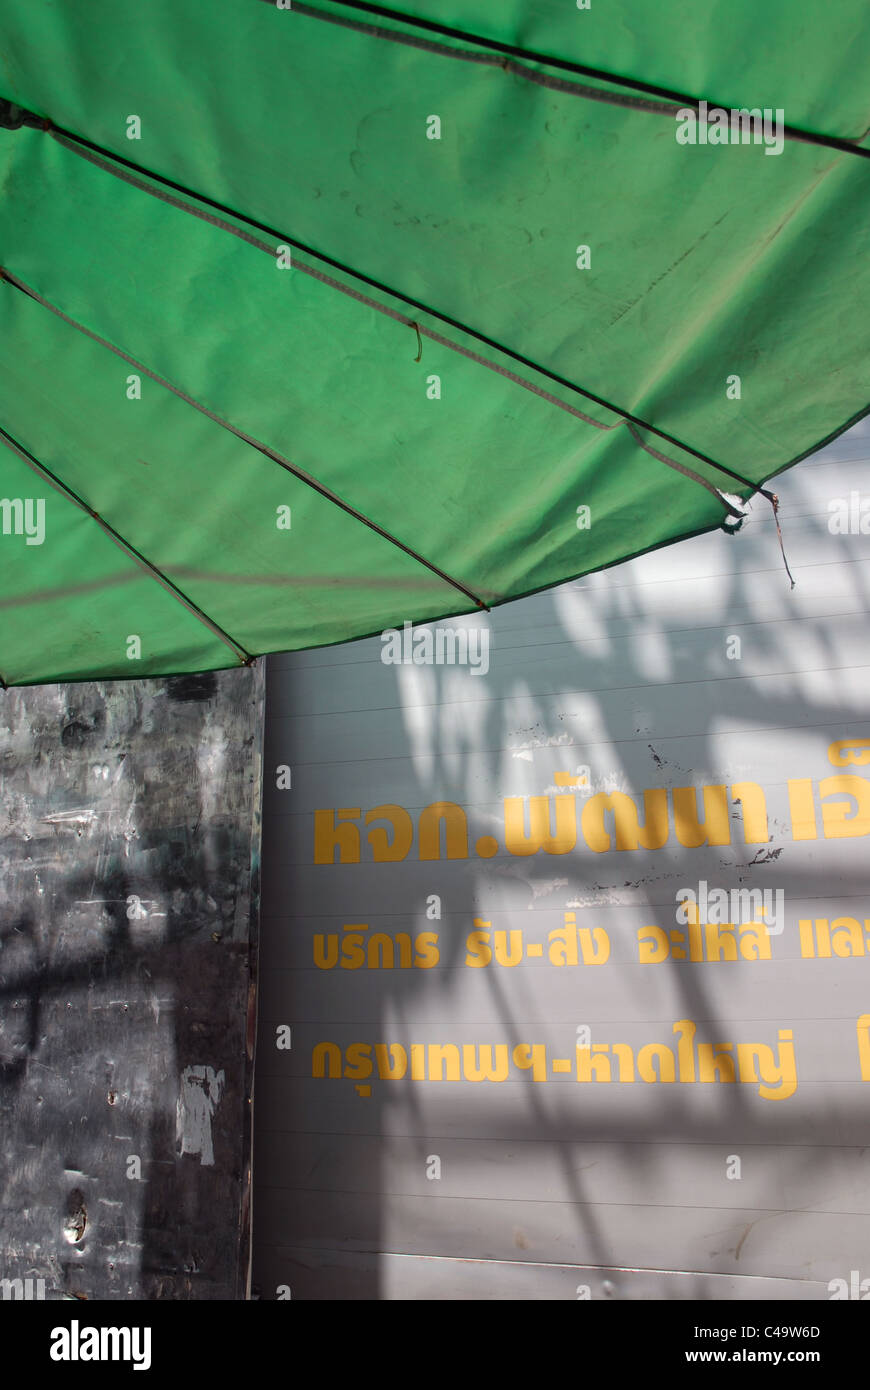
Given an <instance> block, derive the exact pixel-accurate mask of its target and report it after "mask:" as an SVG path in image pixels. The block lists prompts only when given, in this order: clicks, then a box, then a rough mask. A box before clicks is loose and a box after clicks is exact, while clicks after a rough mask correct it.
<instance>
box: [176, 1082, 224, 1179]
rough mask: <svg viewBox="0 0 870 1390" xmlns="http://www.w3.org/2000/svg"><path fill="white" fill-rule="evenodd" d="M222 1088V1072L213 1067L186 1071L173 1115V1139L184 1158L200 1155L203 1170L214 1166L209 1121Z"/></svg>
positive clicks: (217, 1103) (218, 1100)
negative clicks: (187, 1155)
mask: <svg viewBox="0 0 870 1390" xmlns="http://www.w3.org/2000/svg"><path fill="white" fill-rule="evenodd" d="M224 1084H225V1077H224V1073H223V1072H222V1071H219V1072H217V1073H215V1071H214V1068H213V1067H206V1066H192V1067H185V1068H184V1071H183V1072H182V1073H181V1083H180V1089H179V1095H178V1106H177V1112H176V1138H177V1140H178V1142H180V1144H181V1150H180V1152H181V1153H183V1154H201V1158H200V1162H201V1164H202V1165H203V1167H207V1168H210V1167H213V1166H214V1145H213V1143H212V1135H211V1121H212V1116H213V1115H214V1112H215V1111H216V1110H217V1107H218V1105H219V1104H220V1099H221V1095H222V1093H223V1088H224Z"/></svg>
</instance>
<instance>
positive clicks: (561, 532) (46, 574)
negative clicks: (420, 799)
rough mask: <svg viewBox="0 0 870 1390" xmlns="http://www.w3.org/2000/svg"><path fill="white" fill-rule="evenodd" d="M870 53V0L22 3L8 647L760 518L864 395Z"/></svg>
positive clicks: (559, 567)
mask: <svg viewBox="0 0 870 1390" xmlns="http://www.w3.org/2000/svg"><path fill="white" fill-rule="evenodd" d="M868 60H870V9H868V7H867V6H866V4H865V3H864V0H838V2H837V3H833V4H829V5H828V6H816V7H805V6H796V5H795V4H794V3H793V0H768V3H767V4H766V5H764V6H759V5H758V4H757V3H755V0H753V3H750V0H729V2H728V3H724V2H723V3H718V4H708V5H700V4H698V3H697V2H695V3H689V0H660V3H656V4H651V3H649V0H620V3H619V4H607V3H604V0H591V3H590V4H589V7H588V8H583V9H581V8H580V7H579V6H578V5H577V4H576V3H575V2H574V0H525V3H521V0H512V3H508V2H507V0H500V3H499V4H497V5H496V4H494V3H492V0H406V3H405V5H404V9H403V11H402V12H401V13H400V12H399V11H398V10H392V9H385V8H382V7H379V6H375V5H367V4H362V3H339V0H335V2H334V3H333V2H332V0H315V3H310V4H309V3H305V4H302V3H298V4H297V3H295V0H293V3H292V5H289V6H287V7H285V6H284V5H280V4H278V3H274V0H210V2H209V3H204V0H147V2H144V3H140V4H134V5H119V4H118V3H117V0H77V3H75V4H73V3H71V0H70V2H69V3H65V0H28V3H27V5H22V4H21V3H20V0H0V98H2V105H0V266H2V281H0V315H2V318H0V445H2V447H0V499H2V500H0V513H2V514H0V676H2V679H3V681H4V683H5V684H7V685H13V684H28V683H34V682H40V681H54V680H69V679H86V678H98V677H99V678H128V677H131V676H143V675H156V674H168V673H177V672H188V671H201V670H208V669H213V668H218V667H226V666H232V665H237V664H241V663H244V662H246V661H249V660H250V659H251V658H252V657H253V656H255V655H259V654H261V653H264V652H271V651H281V650H289V649H294V648H299V647H307V646H318V645H322V644H326V643H332V642H340V641H345V640H348V639H351V638H354V637H360V636H363V635H366V634H369V633H372V632H377V631H380V630H382V629H384V628H386V627H400V626H401V625H402V623H403V622H404V621H405V620H408V619H411V620H413V621H425V620H428V619H434V618H437V617H441V616H445V615H448V614H459V613H465V612H469V611H477V610H478V609H479V608H480V607H488V606H491V605H494V604H498V603H502V602H504V601H506V600H509V599H513V598H517V597H519V596H521V595H523V594H527V593H530V592H532V591H534V590H537V589H540V588H543V587H546V586H549V585H553V584H557V583H559V582H561V581H564V580H567V579H570V578H572V577H574V576H578V575H582V574H586V573H589V572H591V571H594V570H597V569H600V568H602V567H604V566H607V565H612V564H614V563H616V562H618V561H620V560H622V559H625V558H627V557H629V556H631V555H636V554H638V553H640V552H642V551H645V550H648V549H650V548H652V547H655V546H659V545H663V544H667V543H669V542H672V541H674V540H677V539H679V538H681V537H685V536H689V535H694V534H698V533H699V532H703V531H706V530H709V529H711V528H714V527H717V526H720V525H722V524H732V523H733V521H734V517H735V514H739V512H740V510H741V506H740V501H739V499H743V500H745V499H748V498H749V497H751V496H752V494H753V492H754V491H755V490H756V489H757V487H758V486H759V485H760V484H761V483H763V482H764V481H765V480H766V479H767V478H769V477H770V476H772V475H773V474H775V473H777V472H779V471H780V470H782V469H784V468H786V467H788V466H789V465H790V464H792V463H795V462H796V461H797V460H798V459H800V458H802V457H805V456H806V455H807V454H808V453H810V452H812V451H813V450H814V449H817V448H818V447H819V446H820V445H821V444H822V443H824V442H826V441H827V440H828V439H830V438H831V437H832V436H833V435H835V434H837V433H839V432H840V431H842V430H843V429H845V428H846V427H847V426H848V425H849V424H850V423H852V422H853V421H854V420H855V419H857V418H859V417H860V416H861V415H862V414H864V413H865V410H866V408H867V407H866V397H867V390H866V384H865V376H866V360H867V359H866V345H867V338H868V326H870V315H868V310H867V293H866V290H867V284H868V280H870V257H868V250H870V217H868V211H870V160H868V155H870V142H868V137H867V131H868V127H870V90H868V88H867V84H866V82H865V80H864V74H865V72H866V69H867V64H868ZM701 103H705V105H703V106H702V105H701ZM740 111H742V112H743V113H744V114H743V115H739V114H738V115H735V113H739V112H740ZM765 111H767V112H768V113H769V115H768V119H767V122H766V123H765V121H764V119H763V116H764V112H765ZM753 113H756V114H753ZM583 508H588V509H589V511H588V513H587V512H584V511H582V510H579V511H578V509H583ZM770 525H771V528H772V533H771V534H772V540H771V545H772V551H771V556H772V563H773V562H774V558H775V557H776V558H777V560H778V554H779V552H778V548H777V547H776V532H775V527H774V524H773V519H772V517H771V520H770ZM735 544H739V540H738V541H735Z"/></svg>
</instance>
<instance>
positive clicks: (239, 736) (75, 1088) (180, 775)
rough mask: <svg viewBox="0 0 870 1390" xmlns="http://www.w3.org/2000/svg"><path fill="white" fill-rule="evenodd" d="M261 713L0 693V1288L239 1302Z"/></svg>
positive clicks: (224, 693)
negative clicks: (0, 1152) (229, 1299)
mask: <svg viewBox="0 0 870 1390" xmlns="http://www.w3.org/2000/svg"><path fill="white" fill-rule="evenodd" d="M262 708H263V676H262V668H260V669H254V670H245V671H226V672H220V673H217V674H216V675H214V674H212V675H202V676H179V677H175V678H173V679H170V680H148V681H118V682H98V683H94V684H89V683H83V684H77V685H55V686H42V687H35V688H33V689H26V690H8V691H6V692H4V693H3V694H2V695H0V754H2V764H0V815H2V822H0V893H2V912H0V1115H2V1155H0V1280H3V1281H8V1282H4V1283H3V1284H2V1285H0V1298H3V1299H13V1298H16V1297H17V1298H21V1297H25V1298H26V1297H28V1296H30V1297H33V1298H37V1297H40V1296H44V1297H45V1298H46V1299H60V1298H64V1297H76V1298H81V1299H88V1300H92V1299H117V1300H125V1299H157V1298H171V1299H215V1298H241V1297H244V1295H245V1286H246V1278H247V1266H248V1240H247V1209H248V1200H249V1160H250V1132H249V1114H250V1107H249V1105H248V1103H247V1098H248V1094H249V1091H250V1082H251V1073H252V1058H253V1041H254V1029H253V991H252V989H251V981H252V975H251V965H252V964H253V963H254V956H255V947H256V932H255V926H256V906H257V890H258V874H259V810H260V756H261V743H262ZM252 871H253V877H252ZM133 1160H135V1161H133ZM28 1280H30V1281H31V1282H30V1284H29V1285H28V1283H27V1281H28ZM17 1281H20V1283H19V1282H17ZM40 1281H41V1282H40Z"/></svg>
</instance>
